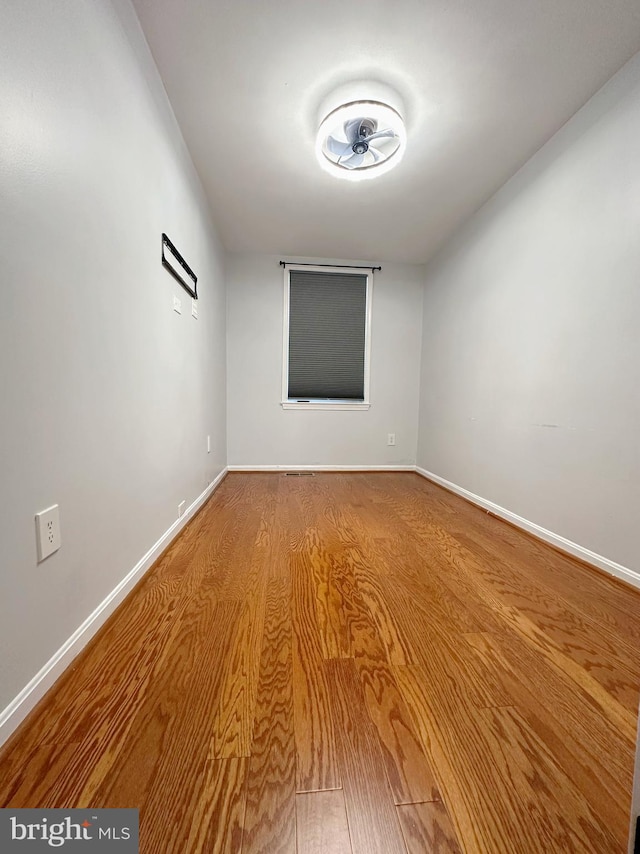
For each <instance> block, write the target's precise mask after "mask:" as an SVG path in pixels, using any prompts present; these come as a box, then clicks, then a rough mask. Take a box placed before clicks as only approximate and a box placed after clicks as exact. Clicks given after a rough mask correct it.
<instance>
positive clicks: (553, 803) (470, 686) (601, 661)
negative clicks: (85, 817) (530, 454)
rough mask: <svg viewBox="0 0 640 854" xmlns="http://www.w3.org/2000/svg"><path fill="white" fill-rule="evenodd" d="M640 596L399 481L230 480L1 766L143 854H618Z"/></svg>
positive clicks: (639, 682) (422, 487)
mask: <svg viewBox="0 0 640 854" xmlns="http://www.w3.org/2000/svg"><path fill="white" fill-rule="evenodd" d="M639 640H640V592H639V591H635V590H633V589H631V588H629V587H627V586H625V585H624V584H622V583H619V582H616V581H615V580H613V579H609V578H608V577H607V576H605V575H603V574H601V573H599V572H597V571H596V570H592V569H590V568H589V567H586V566H584V565H582V564H580V563H579V562H577V561H574V560H573V559H571V558H569V557H565V556H563V555H561V554H559V553H558V552H556V551H554V550H553V549H551V548H550V547H548V546H546V545H545V544H543V543H540V542H538V541H536V540H534V539H532V538H530V537H529V536H527V535H525V534H523V533H522V532H520V531H518V530H516V529H514V528H512V527H510V526H508V525H506V524H504V523H502V522H500V521H499V520H497V519H495V518H492V517H490V516H488V515H487V514H486V513H484V512H482V511H481V510H479V509H478V508H475V507H473V506H471V505H469V504H468V503H466V502H465V501H463V500H462V499H460V498H458V497H457V496H454V495H451V494H449V493H448V492H446V491H445V490H443V489H441V488H440V487H437V486H435V485H433V484H431V483H429V482H427V481H425V480H424V479H422V478H420V477H419V476H418V475H414V474H410V473H370V474H365V473H358V474H344V473H339V474H338V473H325V474H321V473H318V474H316V475H315V476H314V477H287V476H285V475H284V474H280V473H273V474H271V473H269V474H244V473H242V474H241V473H233V474H230V475H228V476H227V478H226V479H225V480H224V481H223V483H222V484H221V486H220V487H219V489H218V490H217V492H216V493H215V494H214V496H213V497H212V499H211V500H210V501H209V502H208V504H207V505H206V507H205V508H204V509H203V510H202V511H201V513H200V514H199V515H198V516H197V517H196V518H195V519H194V520H192V522H191V523H190V524H189V525H188V526H187V528H186V529H185V530H184V531H183V533H182V534H181V536H180V537H179V538H178V539H177V540H176V541H175V542H174V543H173V544H172V545H171V546H170V547H169V549H168V550H167V551H166V552H165V554H164V555H163V556H162V557H161V559H160V560H159V561H158V562H157V564H156V565H155V567H154V568H153V569H152V570H151V571H150V572H149V573H148V574H147V576H146V577H145V579H144V580H143V581H142V582H141V584H139V585H138V587H137V588H136V589H135V590H134V591H133V593H132V594H131V596H129V598H128V599H127V601H126V602H125V603H124V604H123V605H122V606H121V607H120V609H119V610H118V611H117V613H116V614H115V615H114V616H113V617H112V618H111V620H110V621H109V622H108V623H107V625H106V626H105V627H104V628H103V630H102V631H101V632H100V633H99V635H98V636H97V637H96V638H95V639H94V641H93V642H92V643H91V644H90V645H89V647H88V648H87V650H85V652H84V653H83V654H82V655H81V656H80V657H79V659H77V660H76V662H74V664H73V666H72V668H70V670H69V671H68V672H67V673H66V674H65V675H64V676H63V677H62V678H61V679H60V680H59V682H58V683H57V684H56V685H55V686H54V688H53V689H52V690H51V691H50V693H49V694H48V695H47V697H45V699H44V700H43V702H42V703H41V704H40V705H39V706H38V707H37V708H36V709H35V710H34V712H33V713H32V714H31V715H30V717H29V718H28V720H27V721H26V722H25V724H24V725H23V726H22V727H21V729H20V730H19V731H18V733H16V735H15V736H14V737H13V739H12V740H11V741H10V742H9V743H8V744H7V745H6V746H5V748H4V749H3V750H2V751H1V752H0V806H2V807H8V806H11V807H43V808H44V807H67V808H68V807H85V806H92V807H98V808H99V807H125V806H126V807H138V808H139V809H140V827H141V851H142V852H143V854H165V852H166V854H173V852H176V854H178V852H180V854H184V852H194V854H195V852H207V854H432V852H438V854H568V853H569V852H575V854H578V852H585V854H586V853H587V852H589V853H590V854H624V852H626V847H627V826H628V813H629V808H630V798H631V783H632V768H633V753H634V748H635V727H636V718H637V709H638V696H639V692H640V658H639V656H638V641H639Z"/></svg>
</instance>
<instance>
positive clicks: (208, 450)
mask: <svg viewBox="0 0 640 854" xmlns="http://www.w3.org/2000/svg"><path fill="white" fill-rule="evenodd" d="M207 453H208V454H210V453H211V436H207Z"/></svg>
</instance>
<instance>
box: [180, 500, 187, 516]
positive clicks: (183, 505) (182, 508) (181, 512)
mask: <svg viewBox="0 0 640 854" xmlns="http://www.w3.org/2000/svg"><path fill="white" fill-rule="evenodd" d="M186 504H187V502H186V501H181V502H180V504H178V519H179V518H180V517H181V516H182V514H183V513H184V508H185V507H186Z"/></svg>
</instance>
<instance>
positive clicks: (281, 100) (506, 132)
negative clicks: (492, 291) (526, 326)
mask: <svg viewBox="0 0 640 854" xmlns="http://www.w3.org/2000/svg"><path fill="white" fill-rule="evenodd" d="M133 3H134V6H135V8H136V11H137V13H138V16H139V18H140V21H141V24H142V27H143V30H144V32H145V35H146V37H147V40H148V42H149V45H150V47H151V50H152V52H153V55H154V58H155V61H156V63H157V65H158V68H159V69H160V74H161V75H162V78H163V80H164V83H165V87H166V89H167V92H168V94H169V98H170V100H171V103H172V105H173V108H174V111H175V114H176V116H177V119H178V121H179V123H180V125H181V127H182V131H183V134H184V137H185V140H186V142H187V145H188V146H189V149H190V151H191V154H192V156H193V159H194V161H195V164H196V167H197V169H198V171H199V173H200V176H201V178H202V181H203V183H204V186H205V188H206V191H207V193H208V195H209V198H210V201H211V207H212V209H213V211H214V216H215V218H216V221H217V224H218V226H219V230H220V233H221V236H222V239H223V241H224V243H225V245H226V247H227V248H228V249H230V250H232V251H251V252H268V253H274V254H278V253H282V254H283V255H287V254H289V255H292V254H295V255H299V256H301V255H306V256H313V257H326V258H353V259H359V260H363V261H364V260H366V261H370V262H375V261H377V260H380V259H384V260H389V261H393V260H395V261H405V262H410V263H423V262H425V261H427V260H428V258H429V257H430V256H431V255H432V254H433V252H434V251H435V249H436V248H437V247H438V246H439V245H440V244H441V243H442V242H443V241H444V240H445V239H446V238H447V237H448V236H449V235H450V234H451V233H452V232H453V231H454V230H455V229H456V227H457V226H458V225H459V224H460V223H461V222H462V221H463V220H464V219H465V218H466V217H468V216H469V215H470V214H471V213H472V212H473V211H474V210H476V209H477V208H478V207H479V206H480V205H481V204H482V203H483V202H484V201H485V200H486V199H487V198H489V196H490V195H491V194H492V193H494V192H495V190H496V189H497V188H498V187H499V186H500V185H501V184H503V183H504V182H505V181H506V180H507V179H508V178H509V177H510V176H511V175H512V174H513V173H514V172H515V171H516V170H517V169H518V168H519V167H520V166H521V165H522V164H523V163H524V162H525V161H526V160H527V159H528V158H529V157H530V156H531V155H532V154H533V153H534V152H535V151H536V150H537V149H538V148H540V146H541V145H542V144H543V143H544V142H545V141H546V140H547V139H549V137H550V136H551V135H552V134H553V133H554V132H555V131H556V130H557V129H558V128H559V127H560V126H561V125H562V124H564V122H565V121H567V119H568V118H569V117H570V116H571V115H573V113H575V112H576V110H577V109H578V108H579V107H580V106H582V104H584V103H585V101H587V100H588V98H589V97H590V96H591V95H592V94H593V93H594V92H595V91H596V90H597V89H599V88H600V86H602V85H603V84H604V83H605V82H606V81H607V80H608V79H609V78H610V77H611V76H612V75H613V74H614V73H615V72H616V71H617V70H618V69H619V68H620V67H621V66H622V65H623V64H624V62H625V61H626V60H627V59H629V58H630V57H631V56H632V55H633V54H634V53H635V52H636V51H638V50H640V3H638V0H395V2H391V0H367V2H364V0H351V2H348V0H340V2H338V0H313V2H311V0H267V2H257V0H133ZM363 79H364V80H366V79H373V80H377V81H379V82H381V83H384V84H386V85H388V86H391V87H393V88H394V89H395V90H396V91H398V92H399V93H400V95H401V97H402V99H403V101H404V104H405V120H406V125H407V131H408V144H407V150H406V154H405V157H404V159H403V161H402V162H401V163H400V164H399V165H398V167H397V168H396V169H394V170H393V171H391V172H389V173H388V174H386V175H383V176H381V177H380V178H377V179H375V180H369V181H361V182H357V183H352V182H348V181H342V180H340V179H336V178H335V177H332V176H331V175H329V174H327V173H326V172H325V171H323V170H322V169H321V168H320V166H319V164H318V163H317V161H316V159H315V154H314V143H315V133H316V129H317V126H318V123H319V122H318V110H319V108H320V105H321V104H322V102H323V101H324V100H325V99H326V97H327V96H328V95H330V93H331V92H332V90H334V89H336V88H337V87H339V86H341V85H342V84H345V83H349V82H351V81H354V80H363Z"/></svg>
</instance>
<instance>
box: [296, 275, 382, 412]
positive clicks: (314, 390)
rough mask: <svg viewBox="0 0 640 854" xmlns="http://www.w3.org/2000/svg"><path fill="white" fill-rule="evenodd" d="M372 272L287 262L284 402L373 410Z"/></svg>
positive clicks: (317, 406) (300, 405) (326, 407)
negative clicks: (370, 383) (371, 371)
mask: <svg viewBox="0 0 640 854" xmlns="http://www.w3.org/2000/svg"><path fill="white" fill-rule="evenodd" d="M370 279H371V274H370V271H368V270H360V269H349V270H346V269H345V270H340V269H328V268H326V267H296V265H289V266H287V267H285V322H284V352H283V392H282V406H283V407H284V408H285V409H368V408H369V337H370V335H369V331H370V313H371V312H370V309H371V284H370Z"/></svg>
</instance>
